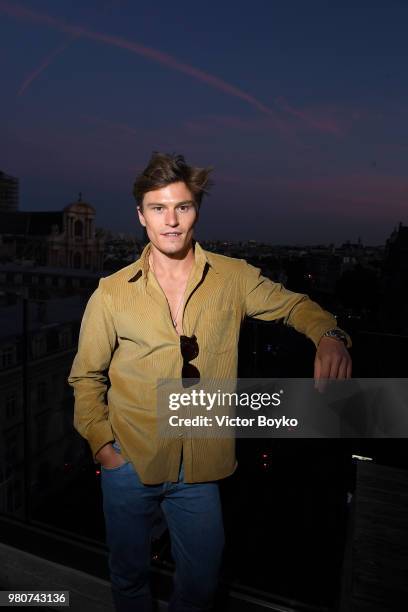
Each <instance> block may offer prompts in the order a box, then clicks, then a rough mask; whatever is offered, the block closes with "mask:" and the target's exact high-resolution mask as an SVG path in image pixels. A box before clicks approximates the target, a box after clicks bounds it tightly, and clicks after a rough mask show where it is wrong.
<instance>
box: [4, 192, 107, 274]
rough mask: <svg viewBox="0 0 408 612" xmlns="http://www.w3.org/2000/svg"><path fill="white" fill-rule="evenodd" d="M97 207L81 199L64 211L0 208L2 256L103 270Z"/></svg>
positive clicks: (34, 262) (68, 266)
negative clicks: (18, 210) (30, 210)
mask: <svg viewBox="0 0 408 612" xmlns="http://www.w3.org/2000/svg"><path fill="white" fill-rule="evenodd" d="M95 216H96V213H95V209H94V207H93V206H92V205H91V204H88V203H87V202H83V201H82V195H81V194H79V198H78V201H77V202H73V203H72V204H69V205H68V206H66V207H65V208H64V209H63V210H62V211H50V212H9V211H7V212H0V258H1V259H2V260H3V262H4V261H16V260H20V261H27V260H28V261H30V262H32V263H33V264H37V265H40V266H50V267H54V268H74V269H77V270H80V269H85V270H91V271H95V272H96V271H98V270H102V267H103V250H104V249H103V239H102V237H100V236H98V235H97V233H96V231H95Z"/></svg>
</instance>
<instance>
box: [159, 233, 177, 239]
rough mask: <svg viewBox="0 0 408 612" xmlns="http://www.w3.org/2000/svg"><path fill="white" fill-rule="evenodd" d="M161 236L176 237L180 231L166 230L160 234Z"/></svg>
mask: <svg viewBox="0 0 408 612" xmlns="http://www.w3.org/2000/svg"><path fill="white" fill-rule="evenodd" d="M162 236H166V237H167V238H177V237H178V236H181V232H166V233H165V234H162Z"/></svg>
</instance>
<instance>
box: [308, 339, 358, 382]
mask: <svg viewBox="0 0 408 612" xmlns="http://www.w3.org/2000/svg"><path fill="white" fill-rule="evenodd" d="M325 378H333V379H334V378H336V379H337V378H351V357H350V354H349V352H348V350H347V349H346V347H345V346H344V344H343V342H341V341H339V340H335V339H334V338H328V337H324V336H323V338H322V339H321V340H320V342H319V345H318V347H317V351H316V358H315V362H314V379H315V388H317V389H318V390H319V391H323V390H324V386H325V385H324V383H323V384H322V382H319V381H320V379H325Z"/></svg>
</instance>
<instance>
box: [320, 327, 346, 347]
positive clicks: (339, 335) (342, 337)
mask: <svg viewBox="0 0 408 612" xmlns="http://www.w3.org/2000/svg"><path fill="white" fill-rule="evenodd" d="M323 338H332V339H333V340H337V341H338V342H343V344H344V346H346V347H347V345H348V340H347V334H346V333H345V332H344V331H343V330H342V329H339V328H338V327H333V328H332V329H328V330H327V332H325V333H324V334H323V336H322V337H321V340H322V339H323Z"/></svg>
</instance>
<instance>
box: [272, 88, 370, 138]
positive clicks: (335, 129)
mask: <svg viewBox="0 0 408 612" xmlns="http://www.w3.org/2000/svg"><path fill="white" fill-rule="evenodd" d="M275 102H276V104H277V105H278V106H279V108H281V109H282V110H284V111H285V112H286V113H288V114H289V115H290V116H292V117H294V118H296V119H298V120H300V121H301V122H302V123H303V124H304V125H306V126H308V127H310V128H312V129H314V130H317V131H318V132H322V133H325V134H332V135H334V136H343V135H344V133H345V129H346V125H347V123H351V121H357V120H358V119H360V113H358V112H357V111H353V112H352V113H351V115H350V118H349V119H348V120H346V119H345V118H339V116H338V114H339V112H338V109H335V108H331V109H329V108H327V109H316V108H315V109H300V108H295V107H293V106H291V105H289V104H288V102H287V101H286V99H285V98H283V97H282V96H280V97H278V98H276V100H275ZM336 115H337V116H336Z"/></svg>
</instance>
